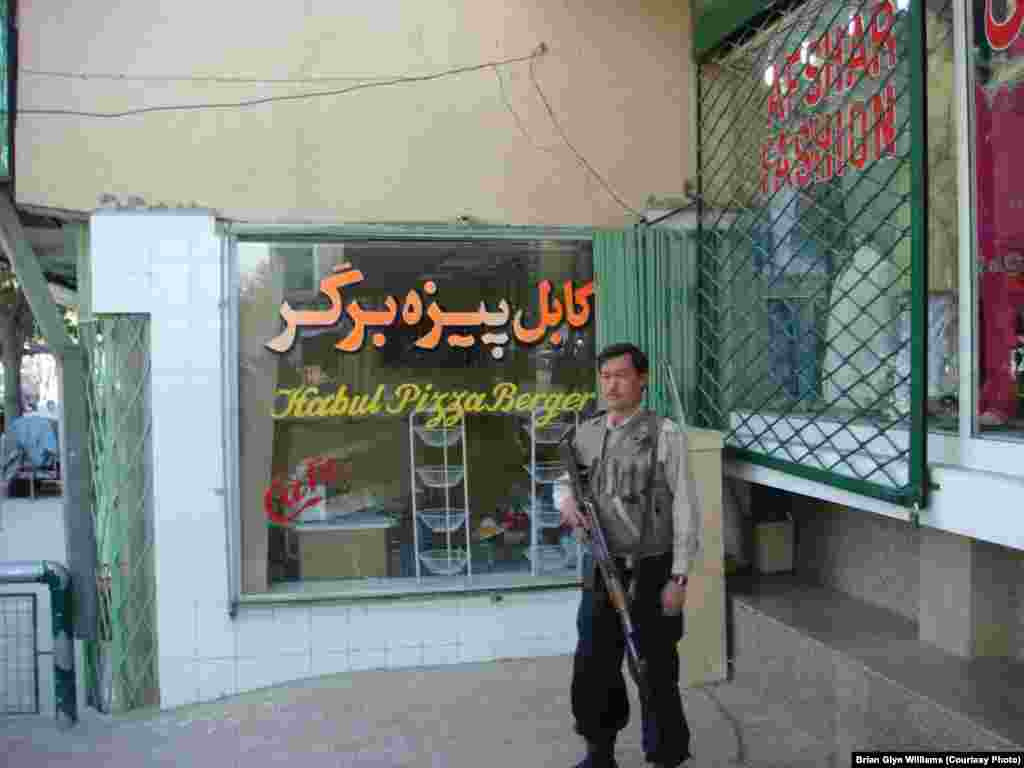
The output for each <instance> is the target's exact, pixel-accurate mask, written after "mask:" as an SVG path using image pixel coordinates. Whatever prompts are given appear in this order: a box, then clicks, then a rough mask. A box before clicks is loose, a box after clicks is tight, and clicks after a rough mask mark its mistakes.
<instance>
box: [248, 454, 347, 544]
mask: <svg viewBox="0 0 1024 768" xmlns="http://www.w3.org/2000/svg"><path fill="white" fill-rule="evenodd" d="M303 470H304V471H303V474H304V475H305V476H304V477H294V478H288V477H282V476H280V475H279V476H277V477H275V478H274V479H273V480H272V481H271V483H270V486H269V487H268V488H267V490H266V491H265V492H264V494H263V509H264V512H265V513H266V515H267V521H268V522H269V523H271V524H272V525H278V526H283V527H287V526H289V525H291V524H292V523H294V522H295V520H296V519H297V518H298V517H299V515H301V514H302V513H303V512H305V511H306V510H307V509H309V508H310V507H312V506H315V505H317V504H319V503H321V502H322V501H325V499H324V497H322V496H320V495H319V494H318V489H321V488H323V487H324V486H327V485H332V484H335V485H338V486H339V487H340V488H347V487H348V480H349V479H350V478H351V475H352V464H351V463H350V462H344V463H341V464H339V462H338V461H337V460H336V459H334V458H330V457H324V456H315V457H313V458H309V459H306V460H305V461H303Z"/></svg>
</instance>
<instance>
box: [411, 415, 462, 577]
mask: <svg viewBox="0 0 1024 768" xmlns="http://www.w3.org/2000/svg"><path fill="white" fill-rule="evenodd" d="M417 438H419V441H420V442H422V443H423V444H424V445H425V446H426V447H427V448H429V449H431V450H434V451H436V450H438V449H440V450H441V452H442V463H441V464H428V463H426V462H418V461H417V454H418V451H417V449H416V442H417ZM456 446H459V453H460V457H459V460H458V463H456V464H452V463H451V462H450V460H449V454H450V452H451V450H452V449H453V448H455V447H456ZM467 471H468V467H467V465H466V419H465V416H463V417H462V418H461V419H460V421H459V424H458V426H457V427H444V426H442V427H427V426H424V425H423V424H417V423H416V412H415V411H413V412H411V413H410V414H409V473H410V475H411V488H412V516H413V549H414V551H415V558H414V560H415V563H416V581H417V582H419V581H421V579H422V577H423V568H426V569H427V570H428V571H429V572H430V573H431V574H432V575H435V576H455V575H458V574H460V573H462V572H463V571H464V570H465V571H466V573H467V575H468V576H472V575H473V562H472V555H471V553H470V530H469V528H470V519H469V518H470V515H469V482H468V479H467V477H466V475H467ZM460 485H461V486H462V506H461V507H453V506H452V503H453V500H452V496H453V493H454V489H455V488H456V487H458V486H460ZM418 488H423V489H424V493H425V494H426V497H427V498H428V499H429V498H431V497H436V498H438V502H437V504H436V505H435V504H428V505H426V506H425V507H424V508H423V509H420V508H419V504H418V502H417V496H418V494H417V489H418ZM441 492H443V494H444V503H443V505H442V504H441V501H440V498H439V497H440V496H441ZM420 525H423V526H424V528H426V534H425V535H427V536H428V537H430V538H429V540H431V543H432V540H433V537H434V535H435V534H444V537H445V546H444V547H443V548H435V547H433V546H431V547H428V548H426V549H423V548H421V546H420ZM460 528H461V529H462V532H463V533H464V535H465V539H464V541H465V547H464V548H460V547H453V546H452V540H453V538H455V537H457V536H458V535H459V529H460Z"/></svg>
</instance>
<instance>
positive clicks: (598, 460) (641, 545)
mask: <svg viewBox="0 0 1024 768" xmlns="http://www.w3.org/2000/svg"><path fill="white" fill-rule="evenodd" d="M606 419H607V416H606V415H605V414H602V415H600V416H598V417H596V418H593V419H589V420H587V421H585V422H583V423H582V424H580V426H579V428H578V430H577V432H576V439H575V440H574V444H575V447H576V456H577V458H578V460H579V462H580V464H582V465H583V467H584V468H585V469H586V471H587V477H588V485H589V488H590V492H591V494H592V495H593V499H594V502H595V504H596V506H597V514H598V518H599V519H600V521H601V527H602V529H603V530H604V534H605V538H606V539H607V541H608V549H609V550H610V551H611V553H612V554H613V555H618V556H630V555H632V556H634V557H637V558H640V557H650V556H652V555H661V554H665V553H666V552H671V551H672V542H673V531H672V501H673V497H672V491H671V490H670V489H669V486H668V483H667V481H666V478H665V465H664V464H663V463H662V462H659V461H657V450H658V440H659V438H660V437H661V425H662V418H661V417H659V416H658V415H657V414H655V413H654V412H653V411H648V410H642V411H640V412H639V413H637V415H636V416H634V417H633V418H632V419H631V420H630V421H629V423H628V424H627V425H626V426H625V427H622V428H621V430H615V432H616V436H617V437H618V440H617V441H616V442H615V443H614V444H613V445H609V444H608V443H610V442H611V441H610V440H609V439H608V437H609V434H610V432H609V430H608V425H607V421H606Z"/></svg>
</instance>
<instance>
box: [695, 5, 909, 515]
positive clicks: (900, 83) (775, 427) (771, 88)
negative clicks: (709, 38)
mask: <svg viewBox="0 0 1024 768" xmlns="http://www.w3.org/2000/svg"><path fill="white" fill-rule="evenodd" d="M766 8H767V10H766V12H765V13H764V14H762V15H761V16H759V17H757V19H756V20H755V22H753V23H751V24H749V25H748V26H747V28H745V29H744V30H742V31H741V33H740V34H738V35H733V36H732V37H730V38H728V39H727V41H726V42H724V43H722V44H721V45H719V46H718V47H717V48H716V49H714V50H713V51H711V52H710V53H709V54H708V55H706V56H704V57H703V58H702V59H701V61H700V62H699V75H698V80H699V93H698V102H699V119H698V123H699V125H698V132H699V173H700V200H701V214H700V233H699V255H698V277H697V290H696V300H697V303H698V328H697V356H698V360H697V366H698V374H697V377H698V381H697V418H698V422H699V423H702V424H703V425H705V426H709V427H713V428H716V429H720V430H722V431H724V432H725V434H726V445H727V446H728V447H729V450H730V451H731V452H733V453H734V454H737V455H740V456H741V457H743V458H747V459H751V460H754V461H759V462H761V463H763V464H767V465H770V466H774V467H777V468H780V469H784V470H787V471H791V472H795V473H797V474H803V475H805V476H809V477H811V478H813V479H817V480H822V481H825V482H828V483H831V484H834V485H838V486H840V487H844V488H847V489H849V490H854V491H857V492H861V493H866V494H869V495H874V496H877V497H880V498H885V499H888V500H892V501H898V502H901V503H908V504H909V503H911V502H913V501H920V499H921V495H922V492H923V490H922V487H921V486H922V477H923V472H922V471H921V470H920V469H918V468H917V467H919V466H920V467H923V441H921V440H919V439H915V437H914V435H916V434H918V433H920V432H921V430H923V428H924V425H923V421H922V419H921V418H920V417H919V416H918V410H920V411H921V413H923V406H921V407H920V409H919V408H918V406H919V405H920V404H922V403H923V395H922V394H921V392H922V391H923V390H922V389H921V382H919V381H917V379H918V377H919V371H920V369H922V368H923V365H922V360H923V357H922V356H923V353H924V346H923V340H919V341H913V339H914V338H915V337H916V335H917V334H914V333H912V329H917V328H918V327H919V326H918V325H916V323H919V322H920V318H919V317H918V316H917V315H918V314H919V307H921V306H922V305H923V303H924V299H923V292H922V291H921V290H920V289H921V285H922V283H921V280H922V279H923V271H924V260H923V249H924V243H923V238H922V236H921V235H922V232H923V225H922V224H921V218H922V214H923V210H922V209H923V208H924V195H923V194H916V193H917V191H919V190H920V188H921V185H920V183H919V179H920V178H921V177H922V176H923V165H922V163H921V162H920V157H915V152H920V151H921V150H920V144H921V141H920V138H921V136H920V135H919V133H920V132H921V128H922V126H923V121H920V120H917V121H915V117H917V116H919V115H920V113H921V111H923V109H922V108H923V97H922V96H921V95H920V91H918V93H915V89H919V88H920V84H921V82H922V77H921V76H920V68H917V69H915V65H914V61H920V56H921V55H922V50H921V44H920V43H921V40H920V36H918V37H917V38H915V35H914V34H913V33H912V32H913V30H915V29H920V28H921V27H920V26H919V25H920V20H919V18H920V14H921V13H922V10H921V9H920V8H916V7H914V6H910V5H908V4H907V3H905V2H903V1H902V0H901V1H900V2H899V3H896V2H887V1H886V0H882V2H879V0H869V1H866V2H861V3H845V2H835V0H811V1H810V2H805V3H803V4H800V5H796V6H794V4H793V3H786V4H785V5H782V4H771V3H769V4H768V5H767V6H766ZM922 90H923V89H922Z"/></svg>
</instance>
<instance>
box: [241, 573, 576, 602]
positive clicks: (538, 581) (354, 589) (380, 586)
mask: <svg viewBox="0 0 1024 768" xmlns="http://www.w3.org/2000/svg"><path fill="white" fill-rule="evenodd" d="M580 586H581V583H580V580H579V578H578V577H576V576H575V574H573V575H572V576H569V577H566V576H564V575H552V576H528V575H524V576H523V577H522V578H521V579H518V580H517V579H515V578H510V577H509V574H493V575H490V574H474V575H473V583H472V584H467V583H466V579H465V577H462V578H452V577H424V578H423V579H422V581H421V582H420V583H419V584H417V582H416V579H414V578H389V579H349V580H334V579H329V580H322V581H321V580H317V581H302V582H291V583H279V584H275V585H273V586H271V588H270V591H269V592H264V593H261V594H243V595H241V596H239V598H238V604H239V605H248V606H267V605H288V604H299V603H314V602H330V603H339V602H367V601H387V602H394V601H399V600H402V601H407V600H435V599H458V598H460V597H480V596H492V597H495V598H497V599H500V598H501V595H502V594H505V593H513V592H515V593H519V592H541V591H555V590H566V589H579V588H580Z"/></svg>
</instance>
